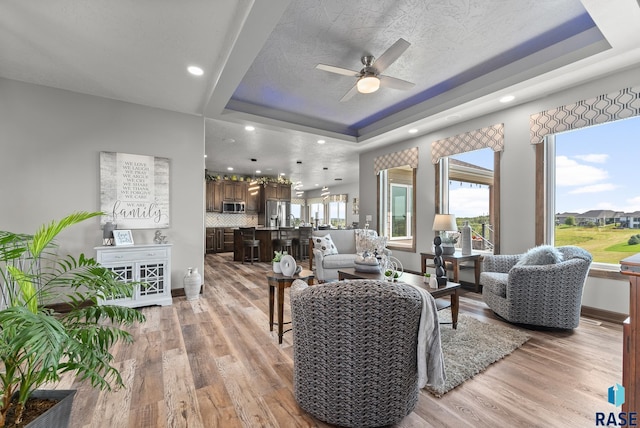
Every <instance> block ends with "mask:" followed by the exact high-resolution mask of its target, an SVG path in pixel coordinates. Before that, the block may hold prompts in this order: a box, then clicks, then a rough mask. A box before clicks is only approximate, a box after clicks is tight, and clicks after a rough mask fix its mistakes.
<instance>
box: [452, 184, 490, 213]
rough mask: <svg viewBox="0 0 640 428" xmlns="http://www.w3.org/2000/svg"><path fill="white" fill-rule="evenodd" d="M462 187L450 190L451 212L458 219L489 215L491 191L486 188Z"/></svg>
mask: <svg viewBox="0 0 640 428" xmlns="http://www.w3.org/2000/svg"><path fill="white" fill-rule="evenodd" d="M465 186H468V184H465V185H463V186H460V187H456V186H455V185H454V186H452V188H451V189H450V190H449V212H451V213H452V214H455V215H456V217H475V216H479V215H487V214H489V189H487V188H486V187H482V188H478V187H465Z"/></svg>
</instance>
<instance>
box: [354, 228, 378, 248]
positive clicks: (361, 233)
mask: <svg viewBox="0 0 640 428" xmlns="http://www.w3.org/2000/svg"><path fill="white" fill-rule="evenodd" d="M377 236H378V232H376V231H375V230H373V229H356V253H358V254H362V253H364V252H365V251H369V252H371V253H372V252H373V250H374V249H375V246H374V245H373V243H372V239H375V238H376V237H377Z"/></svg>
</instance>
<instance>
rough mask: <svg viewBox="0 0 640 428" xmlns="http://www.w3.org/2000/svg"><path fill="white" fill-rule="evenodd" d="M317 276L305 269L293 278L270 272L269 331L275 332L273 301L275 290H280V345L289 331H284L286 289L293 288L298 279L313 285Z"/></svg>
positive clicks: (268, 280)
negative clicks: (283, 336)
mask: <svg viewBox="0 0 640 428" xmlns="http://www.w3.org/2000/svg"><path fill="white" fill-rule="evenodd" d="M314 278H315V276H314V275H313V272H312V271H310V270H306V269H303V270H302V271H300V273H298V274H295V275H293V276H285V275H283V274H282V273H275V272H270V273H268V274H267V282H268V283H269V331H273V303H274V302H273V300H274V297H275V296H274V294H275V289H276V288H277V289H278V343H280V344H281V343H282V335H283V334H284V333H286V332H287V331H289V330H290V329H289V330H287V331H283V329H284V320H283V318H284V289H285V288H288V287H291V284H292V283H293V281H295V280H296V279H301V280H303V281H306V282H307V284H309V285H313V280H314Z"/></svg>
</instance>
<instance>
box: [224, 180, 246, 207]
mask: <svg viewBox="0 0 640 428" xmlns="http://www.w3.org/2000/svg"><path fill="white" fill-rule="evenodd" d="M246 199H247V183H246V182H244V181H225V182H224V200H225V201H230V202H245V201H246Z"/></svg>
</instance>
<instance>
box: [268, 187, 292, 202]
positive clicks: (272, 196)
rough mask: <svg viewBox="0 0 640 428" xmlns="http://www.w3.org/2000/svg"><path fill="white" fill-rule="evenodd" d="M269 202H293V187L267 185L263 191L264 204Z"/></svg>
mask: <svg viewBox="0 0 640 428" xmlns="http://www.w3.org/2000/svg"><path fill="white" fill-rule="evenodd" d="M267 200H277V201H287V202H290V201H291V185H290V184H280V183H267V185H266V186H264V187H263V189H262V204H263V205H264V202H266V201H267Z"/></svg>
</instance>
